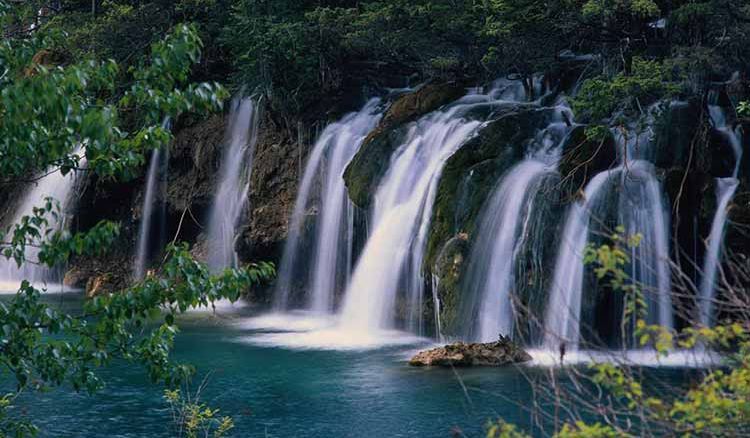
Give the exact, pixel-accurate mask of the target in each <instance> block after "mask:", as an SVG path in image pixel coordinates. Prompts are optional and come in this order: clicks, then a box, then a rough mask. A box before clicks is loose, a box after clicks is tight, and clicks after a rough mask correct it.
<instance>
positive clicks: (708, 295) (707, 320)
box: [698, 104, 742, 327]
mask: <svg viewBox="0 0 750 438" xmlns="http://www.w3.org/2000/svg"><path fill="white" fill-rule="evenodd" d="M708 111H709V116H710V117H711V122H712V123H713V126H714V128H715V129H716V130H717V131H718V132H719V133H720V134H721V135H722V136H723V137H724V138H725V139H726V140H727V142H728V143H729V144H730V146H731V147H732V150H733V151H734V156H735V160H736V164H735V167H734V172H733V174H732V177H731V178H716V179H715V182H716V213H715V214H714V218H713V221H712V222H711V231H710V234H709V235H708V242H707V245H706V254H705V256H704V259H703V270H702V273H703V275H702V277H701V282H700V288H699V289H698V296H699V301H698V321H699V322H700V323H701V324H702V325H704V326H707V327H709V326H711V325H713V323H714V319H715V315H714V302H715V300H716V276H717V275H718V270H719V265H720V263H719V262H720V260H721V248H722V243H723V242H724V231H725V229H726V222H727V215H728V206H729V203H730V202H732V199H733V198H734V193H735V192H736V190H737V187H738V186H739V180H738V179H737V177H738V175H739V170H740V163H741V162H742V137H741V135H740V132H739V130H732V129H731V127H729V126H727V121H726V120H727V118H726V113H725V111H724V109H723V108H721V107H720V106H718V105H713V104H710V105H708Z"/></svg>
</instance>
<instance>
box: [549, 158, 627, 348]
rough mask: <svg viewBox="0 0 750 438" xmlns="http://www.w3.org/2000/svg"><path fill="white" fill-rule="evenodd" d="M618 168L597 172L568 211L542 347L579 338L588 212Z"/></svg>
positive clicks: (588, 221)
mask: <svg viewBox="0 0 750 438" xmlns="http://www.w3.org/2000/svg"><path fill="white" fill-rule="evenodd" d="M619 171H620V169H619V168H618V169H613V170H611V171H604V172H600V173H598V174H597V175H596V176H594V178H592V179H591V181H589V183H588V184H587V185H586V188H585V189H584V193H583V199H581V200H579V201H577V202H576V203H575V204H573V206H572V207H571V209H570V211H569V212H568V216H567V219H566V221H565V228H564V229H563V233H562V240H561V242H560V248H559V250H558V254H557V260H556V262H555V271H554V272H555V273H554V277H553V279H552V283H551V290H550V298H549V304H548V305H547V314H546V317H545V330H544V331H545V339H544V345H545V347H547V348H549V349H551V350H556V349H557V348H558V346H559V345H560V344H561V343H565V344H566V345H569V346H570V347H572V348H571V349H575V348H577V346H578V341H579V337H580V320H581V319H580V315H581V295H582V290H581V289H582V288H583V271H584V265H583V253H584V249H585V248H586V243H587V242H588V234H589V224H590V221H591V212H592V211H593V210H594V209H595V207H596V204H597V203H598V201H599V198H600V196H601V192H602V189H603V188H605V187H606V185H607V183H608V182H609V180H610V178H612V176H614V175H617V174H618V173H619Z"/></svg>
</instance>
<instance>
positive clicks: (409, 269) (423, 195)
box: [340, 83, 518, 335]
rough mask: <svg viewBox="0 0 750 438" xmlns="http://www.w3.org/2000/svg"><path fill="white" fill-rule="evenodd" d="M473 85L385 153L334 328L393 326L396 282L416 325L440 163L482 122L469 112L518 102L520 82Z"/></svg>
mask: <svg viewBox="0 0 750 438" xmlns="http://www.w3.org/2000/svg"><path fill="white" fill-rule="evenodd" d="M500 85H501V86H502V88H494V89H492V90H490V91H489V92H488V93H487V94H482V93H481V92H479V91H475V92H472V93H470V94H469V95H467V96H465V97H463V98H461V99H459V100H458V101H456V102H455V103H453V104H451V105H449V106H447V107H445V108H443V109H441V110H438V111H435V112H433V113H431V114H429V115H427V116H424V117H422V118H421V119H420V120H418V121H417V122H415V123H413V124H412V125H411V126H409V129H408V132H407V133H406V134H405V136H404V138H403V140H402V142H401V144H400V146H399V147H398V148H397V149H396V151H395V152H394V154H393V155H392V157H391V163H390V166H389V168H388V171H387V172H386V174H385V175H384V176H383V178H382V179H381V181H380V183H379V186H378V189H377V191H376V194H375V198H374V206H373V211H372V218H371V222H370V226H371V234H370V236H369V238H368V240H367V242H366V244H365V246H364V249H363V251H362V254H361V255H360V258H359V261H358V263H357V266H356V267H355V270H354V273H353V274H352V279H351V283H350V284H349V287H348V288H347V291H346V295H345V298H344V304H343V306H342V310H341V318H340V329H341V330H344V331H346V332H347V333H359V334H362V335H371V334H372V333H375V332H377V331H379V330H387V329H391V328H394V326H395V323H396V300H397V295H398V292H399V290H400V289H401V287H403V289H405V290H406V291H407V292H406V294H404V295H405V296H404V302H405V306H404V307H405V312H404V314H405V315H406V316H407V318H408V321H407V324H408V325H409V327H417V326H420V323H419V321H420V320H419V319H417V318H419V317H420V315H421V308H422V300H423V294H424V290H423V289H424V286H423V285H424V278H422V277H423V276H422V262H423V259H424V251H425V242H426V238H427V233H428V231H429V226H430V219H431V216H432V206H433V203H434V201H435V195H436V191H437V185H438V181H439V179H440V175H441V173H442V170H443V167H444V165H445V163H446V161H447V160H448V159H449V158H450V157H451V156H452V155H453V154H454V153H455V152H456V151H457V150H458V149H459V148H460V147H461V146H462V145H463V144H464V143H466V141H467V140H469V139H470V138H472V137H473V136H474V135H475V134H476V133H477V131H478V130H479V129H480V128H481V127H482V126H483V122H481V121H478V120H472V119H470V118H469V117H467V114H468V113H469V112H470V111H473V110H479V109H487V108H492V107H493V106H496V105H501V104H503V103H508V102H509V101H516V100H518V99H517V98H516V96H517V95H518V87H508V86H507V83H501V84H500Z"/></svg>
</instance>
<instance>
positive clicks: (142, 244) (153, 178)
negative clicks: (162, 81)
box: [133, 119, 170, 280]
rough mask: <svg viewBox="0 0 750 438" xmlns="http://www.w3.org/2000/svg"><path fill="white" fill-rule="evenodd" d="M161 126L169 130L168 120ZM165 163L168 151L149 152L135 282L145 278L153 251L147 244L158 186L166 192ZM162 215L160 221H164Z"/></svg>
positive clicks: (151, 246)
mask: <svg viewBox="0 0 750 438" xmlns="http://www.w3.org/2000/svg"><path fill="white" fill-rule="evenodd" d="M162 126H163V127H164V128H165V129H169V126H170V121H169V119H167V120H165V121H164V123H163V125H162ZM167 161H169V151H168V150H162V149H155V150H154V151H153V152H151V159H150V161H149V165H148V173H147V174H146V189H145V191H144V193H143V204H142V206H141V223H140V225H139V227H138V239H137V241H136V255H135V265H134V266H133V277H134V278H135V279H136V280H140V279H142V278H143V277H144V276H145V274H146V264H147V263H148V257H149V254H150V252H151V251H152V250H153V249H154V248H153V245H152V243H153V242H149V238H150V236H151V223H152V221H153V219H154V208H155V207H156V192H157V190H159V186H161V189H162V192H164V191H166V187H165V185H166V180H167V176H166V166H167ZM163 194H164V193H162V195H163ZM163 213H164V212H162V220H163V219H164V217H163V216H164V214H163Z"/></svg>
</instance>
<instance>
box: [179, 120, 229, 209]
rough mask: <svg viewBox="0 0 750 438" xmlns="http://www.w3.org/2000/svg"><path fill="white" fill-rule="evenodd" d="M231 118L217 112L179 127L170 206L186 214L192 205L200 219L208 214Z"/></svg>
mask: <svg viewBox="0 0 750 438" xmlns="http://www.w3.org/2000/svg"><path fill="white" fill-rule="evenodd" d="M226 125H227V118H226V116H225V115H222V114H215V115H212V116H211V117H209V118H208V119H206V120H203V121H201V122H198V123H195V124H193V125H191V126H187V127H183V128H179V127H178V129H177V131H176V135H175V139H174V142H173V144H172V147H171V148H170V151H169V169H168V172H169V173H168V174H169V183H168V184H167V205H168V206H169V209H170V211H172V212H179V213H182V211H184V210H185V209H186V208H188V207H190V208H191V211H192V212H193V214H194V215H196V216H198V219H203V218H204V217H207V211H208V209H209V208H210V206H211V203H212V202H213V196H214V191H215V188H216V179H217V175H218V173H219V165H220V163H221V152H222V146H223V145H224V142H225V136H226V134H225V132H226Z"/></svg>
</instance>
